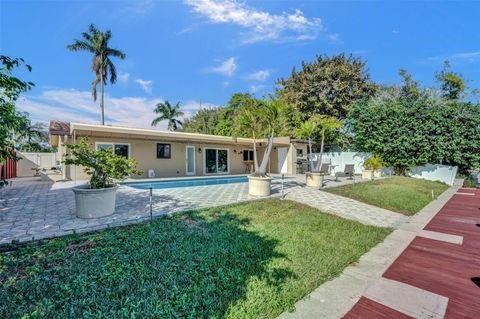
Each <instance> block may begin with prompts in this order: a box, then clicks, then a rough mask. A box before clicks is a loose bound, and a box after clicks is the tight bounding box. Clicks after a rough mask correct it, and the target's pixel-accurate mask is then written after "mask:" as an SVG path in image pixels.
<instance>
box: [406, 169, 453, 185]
mask: <svg viewBox="0 0 480 319" xmlns="http://www.w3.org/2000/svg"><path fill="white" fill-rule="evenodd" d="M457 170H458V167H457V166H448V165H439V164H436V165H433V164H427V165H424V166H416V167H414V168H412V170H411V172H410V173H409V174H408V175H409V176H411V177H415V178H423V179H428V180H431V181H440V182H444V183H445V184H448V185H453V182H454V181H455V176H457Z"/></svg>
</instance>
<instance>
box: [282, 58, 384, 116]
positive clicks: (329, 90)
mask: <svg viewBox="0 0 480 319" xmlns="http://www.w3.org/2000/svg"><path fill="white" fill-rule="evenodd" d="M278 84H279V85H280V88H279V89H278V92H277V93H278V94H279V96H280V98H281V99H283V100H284V101H285V102H286V103H289V104H292V105H293V106H295V107H296V108H297V110H298V111H299V112H301V113H302V114H303V116H304V118H303V119H304V120H305V119H308V118H309V117H310V116H312V115H314V114H322V115H328V116H334V117H336V118H339V119H343V118H345V117H346V116H347V115H348V111H349V109H350V106H351V105H352V103H354V102H355V101H357V100H361V99H367V98H369V97H371V96H373V94H374V93H375V91H376V85H375V84H374V83H373V82H372V81H370V76H369V73H368V70H367V69H366V63H365V62H364V61H363V60H361V59H360V58H356V57H353V56H352V55H345V54H339V55H336V56H332V57H329V56H326V55H319V56H317V57H316V58H315V61H314V62H312V63H308V62H304V61H302V68H301V70H300V71H296V70H295V68H294V69H293V71H292V73H291V75H290V77H288V78H287V79H283V78H282V79H280V80H279V81H278Z"/></svg>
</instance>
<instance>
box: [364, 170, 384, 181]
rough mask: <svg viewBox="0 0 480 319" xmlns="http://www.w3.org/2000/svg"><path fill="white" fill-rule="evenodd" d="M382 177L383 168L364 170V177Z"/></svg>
mask: <svg viewBox="0 0 480 319" xmlns="http://www.w3.org/2000/svg"><path fill="white" fill-rule="evenodd" d="M380 177H382V170H380V169H375V170H371V169H366V170H363V171H362V178H363V179H373V178H380Z"/></svg>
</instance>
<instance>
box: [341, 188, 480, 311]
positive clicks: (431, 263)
mask: <svg viewBox="0 0 480 319" xmlns="http://www.w3.org/2000/svg"><path fill="white" fill-rule="evenodd" d="M459 192H461V193H474V194H475V195H474V196H471V195H458V194H455V195H453V197H452V198H451V199H450V200H449V201H448V202H447V203H446V204H445V206H444V207H443V208H442V209H441V210H440V211H439V212H438V213H437V215H436V216H435V217H434V218H433V219H432V220H431V221H430V223H428V224H427V226H426V227H425V228H424V229H425V230H430V231H435V232H441V233H446V234H452V235H458V236H463V244H462V245H456V244H451V243H446V242H442V241H438V240H433V239H428V238H423V237H416V238H415V239H414V240H413V241H412V242H411V243H410V245H409V246H408V247H407V248H406V249H405V250H404V251H403V253H402V254H401V255H400V256H399V257H398V258H397V259H396V260H395V262H394V263H393V264H392V265H391V266H390V267H389V268H388V269H387V271H386V272H385V273H384V274H383V277H385V278H388V279H392V280H396V281H400V282H403V283H407V284H409V285H412V286H415V287H418V288H421V289H424V290H428V291H430V292H433V293H435V294H438V295H441V296H445V297H447V298H449V301H448V306H447V311H446V314H445V318H480V287H478V286H477V285H476V284H474V283H473V282H472V280H471V279H472V277H480V227H478V226H476V224H480V191H479V190H475V189H461V190H459ZM392 311H394V312H395V313H394V312H392ZM344 318H408V316H405V315H404V314H400V313H398V312H397V311H395V310H393V309H391V308H388V307H385V306H384V305H381V304H378V303H376V302H374V301H372V300H369V299H367V298H365V297H362V298H360V300H359V301H358V302H357V303H356V304H355V306H354V307H353V308H352V309H351V310H350V311H349V312H348V313H347V314H346V315H345V317H344Z"/></svg>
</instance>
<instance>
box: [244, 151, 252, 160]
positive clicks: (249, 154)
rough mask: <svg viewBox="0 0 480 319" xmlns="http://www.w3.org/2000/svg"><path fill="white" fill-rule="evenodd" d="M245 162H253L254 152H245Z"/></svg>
mask: <svg viewBox="0 0 480 319" xmlns="http://www.w3.org/2000/svg"><path fill="white" fill-rule="evenodd" d="M243 161H244V162H252V161H253V150H243Z"/></svg>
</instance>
